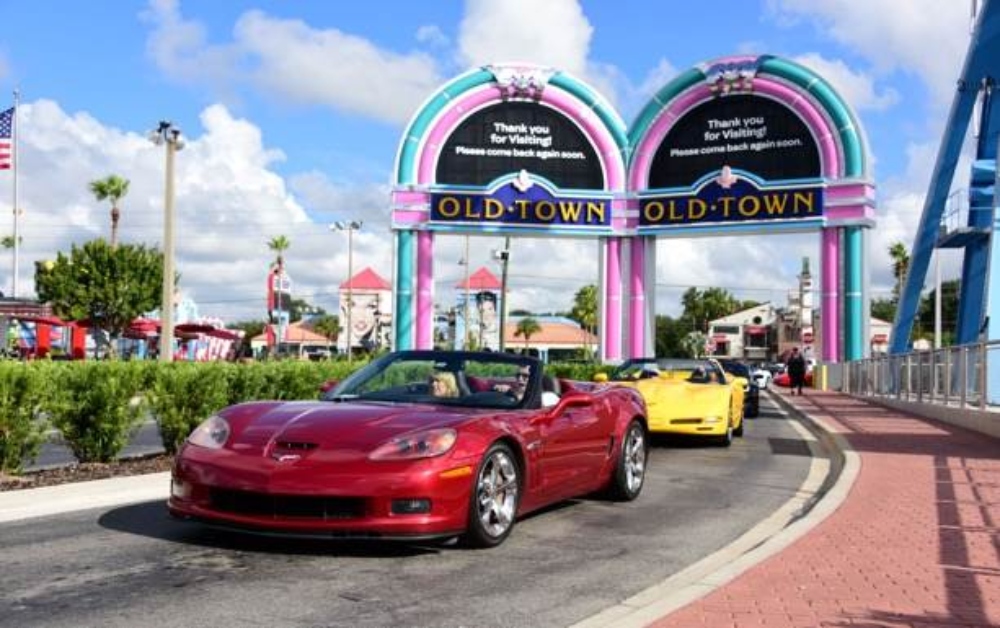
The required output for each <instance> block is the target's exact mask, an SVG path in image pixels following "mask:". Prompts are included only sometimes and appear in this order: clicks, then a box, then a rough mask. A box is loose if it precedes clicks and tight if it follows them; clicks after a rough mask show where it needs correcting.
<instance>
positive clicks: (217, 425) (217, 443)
mask: <svg viewBox="0 0 1000 628" xmlns="http://www.w3.org/2000/svg"><path fill="white" fill-rule="evenodd" d="M227 440H229V422H228V421H226V420H225V419H223V418H222V417H221V416H210V417H208V419H206V420H205V421H204V422H203V423H202V424H201V425H199V426H198V427H196V428H194V431H193V432H191V435H190V436H188V442H189V443H191V444H192V445H198V446H199V447H207V448H208V449H219V448H221V447H222V446H223V445H225V444H226V441H227Z"/></svg>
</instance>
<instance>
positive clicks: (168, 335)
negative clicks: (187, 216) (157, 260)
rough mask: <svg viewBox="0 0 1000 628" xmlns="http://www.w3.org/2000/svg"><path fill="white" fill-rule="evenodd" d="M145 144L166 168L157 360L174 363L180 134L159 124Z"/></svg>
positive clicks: (165, 124)
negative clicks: (159, 153)
mask: <svg viewBox="0 0 1000 628" xmlns="http://www.w3.org/2000/svg"><path fill="white" fill-rule="evenodd" d="M149 140H150V141H151V142H153V143H154V144H156V145H157V146H165V147H166V148H165V149H166V157H167V166H166V176H165V184H164V191H163V297H162V301H161V304H160V360H161V361H162V362H172V361H173V359H174V351H173V349H174V155H175V154H176V153H177V151H179V150H181V149H182V148H184V138H183V137H182V136H181V130H180V129H179V128H177V127H175V126H174V125H173V123H171V122H168V121H163V120H161V121H160V124H159V126H158V127H157V128H155V129H153V130H152V131H150V132H149Z"/></svg>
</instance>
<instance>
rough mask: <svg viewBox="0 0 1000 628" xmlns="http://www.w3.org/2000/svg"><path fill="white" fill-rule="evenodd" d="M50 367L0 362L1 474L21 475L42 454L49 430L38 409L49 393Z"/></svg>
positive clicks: (49, 365) (47, 365)
mask: <svg viewBox="0 0 1000 628" xmlns="http://www.w3.org/2000/svg"><path fill="white" fill-rule="evenodd" d="M51 366H52V365H51V364H45V365H44V366H35V365H33V364H25V363H23V362H0V472H3V473H20V472H21V471H22V469H23V467H24V463H25V462H26V461H27V462H30V461H33V460H34V459H35V458H37V457H38V453H39V452H40V451H41V448H42V444H43V443H44V442H45V439H46V431H47V429H48V424H47V421H46V420H45V419H44V417H43V416H42V414H41V409H42V404H43V403H44V402H45V401H46V400H47V399H48V396H49V394H50V392H49V391H50V388H51V383H52V380H51V376H50V374H49V373H48V372H47V370H48V369H49V368H51Z"/></svg>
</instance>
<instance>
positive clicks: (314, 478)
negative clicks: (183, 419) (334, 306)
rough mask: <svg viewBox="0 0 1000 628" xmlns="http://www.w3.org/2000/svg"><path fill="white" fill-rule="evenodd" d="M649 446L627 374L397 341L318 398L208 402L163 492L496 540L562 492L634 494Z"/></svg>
mask: <svg viewBox="0 0 1000 628" xmlns="http://www.w3.org/2000/svg"><path fill="white" fill-rule="evenodd" d="M646 454H647V438H646V408H645V405H644V403H643V401H642V398H641V397H640V396H639V394H638V393H637V392H636V391H634V390H632V389H628V388H621V387H607V386H600V385H595V384H590V383H586V382H575V381H568V380H555V379H553V378H551V377H548V376H543V374H542V365H541V363H539V362H538V361H537V360H535V359H533V358H528V357H522V356H515V355H510V354H500V353H477V352H441V351H401V352H396V353H390V354H387V355H385V356H383V357H381V358H378V359H377V360H375V361H373V362H371V363H370V364H369V365H368V366H366V367H364V368H363V369H361V370H359V371H357V372H356V373H354V374H353V375H351V376H350V377H348V378H347V379H345V380H344V381H343V382H341V383H340V384H338V385H337V386H336V387H334V388H333V389H331V390H330V391H329V392H327V393H325V394H324V398H323V400H321V401H312V402H311V401H295V402H279V401H262V402H250V403H243V404H240V405H236V406H231V407H229V408H226V409H224V410H222V411H220V412H219V413H218V414H216V415H215V416H212V417H210V418H208V419H207V420H206V421H205V422H204V423H202V424H201V425H200V426H199V427H198V428H196V429H195V430H194V431H193V432H192V433H191V435H190V436H189V437H188V439H187V442H186V443H185V444H184V446H183V447H182V448H181V450H180V452H179V453H178V455H177V460H176V463H175V465H174V470H173V478H172V481H171V490H170V499H169V502H168V507H169V509H170V512H171V514H173V515H174V516H176V517H180V518H185V519H193V520H198V521H202V522H205V523H208V524H211V525H218V526H223V527H233V528H240V529H244V530H251V531H259V532H268V533H273V532H278V533H288V534H301V535H310V536H312V535H320V536H327V537H347V538H350V537H365V538H391V539H409V540H418V539H430V538H450V537H455V536H460V537H461V538H462V539H463V540H464V541H465V542H466V543H467V544H468V545H471V546H475V547H490V546H494V545H498V544H499V543H501V542H503V540H504V539H505V538H507V536H508V535H509V534H510V532H511V530H512V529H513V526H514V522H515V520H516V518H517V517H518V516H520V515H523V514H525V513H527V512H529V511H532V510H536V509H538V508H541V507H543V506H546V505H548V504H552V503H554V502H558V501H562V500H566V499H569V498H572V497H577V496H580V495H585V494H588V493H592V492H595V491H598V490H605V491H607V493H608V494H609V495H610V496H611V497H612V498H614V499H618V500H622V501H629V500H633V499H635V498H636V497H638V495H639V493H640V491H641V490H642V485H643V480H644V478H645V470H646Z"/></svg>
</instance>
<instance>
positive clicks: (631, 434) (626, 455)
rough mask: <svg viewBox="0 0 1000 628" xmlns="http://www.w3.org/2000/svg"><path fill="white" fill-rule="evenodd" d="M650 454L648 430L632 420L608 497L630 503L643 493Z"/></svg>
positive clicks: (616, 464) (624, 437) (626, 431)
mask: <svg viewBox="0 0 1000 628" xmlns="http://www.w3.org/2000/svg"><path fill="white" fill-rule="evenodd" d="M648 454H649V440H648V439H647V438H646V428H644V427H643V425H642V423H641V422H640V421H638V420H636V419H632V422H631V423H629V425H628V428H626V430H625V434H624V436H623V437H622V446H621V448H620V451H619V452H618V460H617V462H616V463H615V475H614V477H613V478H612V479H611V485H610V486H609V487H608V489H609V490H608V495H609V497H610V498H611V499H613V500H615V501H619V502H630V501H632V500H633V499H635V498H636V497H638V496H639V493H641V492H642V485H643V484H644V483H645V480H646V459H647V457H648Z"/></svg>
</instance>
